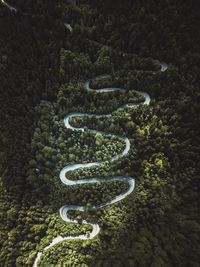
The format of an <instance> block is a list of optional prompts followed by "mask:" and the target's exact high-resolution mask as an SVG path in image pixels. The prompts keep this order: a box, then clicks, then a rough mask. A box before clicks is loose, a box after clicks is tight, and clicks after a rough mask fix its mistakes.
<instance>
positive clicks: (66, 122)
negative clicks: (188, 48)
mask: <svg viewBox="0 0 200 267" xmlns="http://www.w3.org/2000/svg"><path fill="white" fill-rule="evenodd" d="M160 66H161V69H160V70H161V71H162V72H164V71H166V70H167V68H168V66H167V64H166V63H160ZM108 76H109V75H103V76H99V77H97V78H96V79H99V80H102V79H105V78H107V77H108ZM90 81H91V80H88V81H86V82H85V89H86V90H87V91H90V92H95V93H108V92H114V91H124V90H125V89H122V88H112V87H111V88H102V89H97V90H96V89H92V88H91V87H90ZM137 93H138V94H139V95H141V96H143V98H144V101H143V102H142V103H139V104H135V103H128V104H125V105H123V106H121V107H120V108H118V109H117V110H115V111H114V112H116V111H119V110H123V109H124V108H125V107H130V108H133V107H136V106H138V105H141V104H142V105H149V103H150V96H149V94H147V93H146V92H139V91H137ZM94 115H95V116H96V117H101V118H102V117H110V116H112V113H111V114H102V115H96V114H88V113H78V112H73V113H70V114H68V115H66V117H65V118H64V125H65V127H66V128H67V129H71V130H72V131H77V132H78V131H82V132H84V128H77V127H74V126H72V125H71V124H70V119H71V118H74V117H83V116H94ZM88 131H89V132H90V133H92V134H94V135H95V134H96V133H101V134H103V135H107V136H110V137H111V136H112V134H106V133H103V132H101V131H96V130H91V129H88ZM118 137H119V138H120V139H121V140H123V142H124V144H125V147H124V149H123V150H122V151H121V153H120V154H118V155H116V156H113V157H112V158H111V159H110V160H109V161H110V162H113V161H116V160H118V159H119V158H121V157H123V156H125V155H127V154H128V152H129V150H130V141H129V139H128V138H127V137H122V136H118ZM105 162H106V161H96V162H90V163H79V164H69V165H67V166H65V167H64V168H63V169H62V170H61V172H60V180H61V181H62V183H63V184H65V185H67V186H74V185H81V184H94V183H102V182H109V181H124V182H126V183H128V185H129V187H128V189H127V191H125V192H123V193H121V194H120V195H118V196H115V197H114V198H113V199H112V200H110V201H107V202H105V203H102V204H100V205H94V206H92V207H91V208H93V209H100V208H103V207H105V206H108V205H111V204H113V203H116V202H118V201H121V200H122V199H124V198H125V197H127V196H128V195H129V194H131V193H132V192H133V190H134V188H135V179H134V178H132V177H129V176H115V177H106V178H100V177H97V178H89V179H81V180H69V179H68V178H67V173H68V172H70V171H74V170H77V169H83V168H89V167H93V166H99V165H103V164H105ZM70 210H73V211H81V212H87V207H86V206H79V205H64V206H62V207H61V208H60V217H61V218H62V219H63V221H65V222H73V223H78V221H77V220H72V219H70V218H69V216H68V211H70ZM82 223H83V224H89V225H91V226H92V232H91V233H90V234H84V235H77V236H74V235H73V236H70V235H68V236H65V237H62V236H58V237H56V238H54V239H53V240H52V242H51V243H50V244H49V245H48V246H46V247H45V248H44V250H43V252H45V251H47V250H48V249H50V248H51V247H53V246H54V245H56V244H58V243H60V242H61V241H64V240H74V239H79V240H88V239H92V238H94V237H95V236H96V235H98V233H99V232H100V227H99V225H98V224H97V223H92V222H88V221H86V220H83V221H82ZM41 256H42V252H38V254H37V257H36V259H35V262H34V265H33V267H37V264H38V261H39V260H40V258H41Z"/></svg>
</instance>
